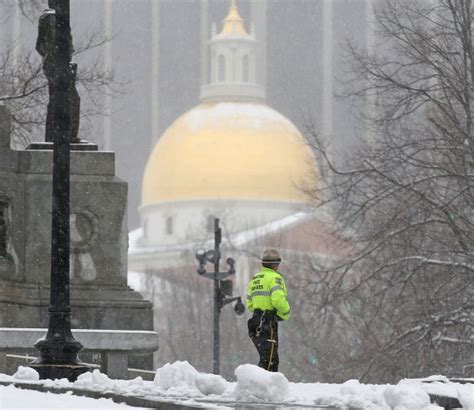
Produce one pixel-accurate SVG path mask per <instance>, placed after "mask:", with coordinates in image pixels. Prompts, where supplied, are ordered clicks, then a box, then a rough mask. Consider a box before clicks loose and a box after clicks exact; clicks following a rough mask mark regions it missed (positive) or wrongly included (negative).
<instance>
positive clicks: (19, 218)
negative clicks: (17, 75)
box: [0, 105, 153, 371]
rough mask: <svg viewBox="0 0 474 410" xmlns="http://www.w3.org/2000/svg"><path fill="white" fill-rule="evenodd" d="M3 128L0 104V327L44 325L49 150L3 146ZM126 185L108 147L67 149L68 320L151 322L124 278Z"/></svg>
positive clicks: (101, 325)
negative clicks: (69, 315) (69, 228)
mask: <svg viewBox="0 0 474 410" xmlns="http://www.w3.org/2000/svg"><path fill="white" fill-rule="evenodd" d="M10 129H11V117H10V114H9V112H8V110H7V108H6V107H5V106H2V105H0V327H47V324H48V317H47V311H48V305H49V296H50V290H49V283H50V271H51V269H50V255H51V206H52V204H51V202H52V201H51V197H52V194H51V189H52V185H51V178H52V175H51V172H52V163H53V158H52V155H53V151H51V149H38V148H36V149H34V150H30V149H26V150H13V149H11V144H10ZM84 145H85V146H87V145H88V144H84ZM127 189H128V187H127V183H126V182H125V181H123V180H122V179H120V178H118V177H117V176H116V175H115V157H114V153H113V152H104V151H86V150H75V151H72V152H71V216H70V222H71V252H70V261H71V267H70V276H71V307H72V321H71V323H72V327H73V328H84V329H123V330H153V312H152V305H151V303H150V302H148V301H146V300H144V299H143V297H142V296H141V295H140V294H139V293H137V292H135V291H133V290H132V289H131V288H129V287H128V286H127V247H128V229H127V219H126V215H127ZM148 363H149V364H150V361H148ZM0 371H1V369H0Z"/></svg>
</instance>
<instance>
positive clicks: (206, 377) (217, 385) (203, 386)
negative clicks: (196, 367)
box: [196, 373, 229, 395]
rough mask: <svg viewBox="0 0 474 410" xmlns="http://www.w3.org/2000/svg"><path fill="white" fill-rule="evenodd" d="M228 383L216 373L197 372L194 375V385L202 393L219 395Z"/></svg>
mask: <svg viewBox="0 0 474 410" xmlns="http://www.w3.org/2000/svg"><path fill="white" fill-rule="evenodd" d="M228 386H229V383H228V382H227V381H226V380H225V379H224V378H223V377H221V376H219V375H217V374H206V373H199V374H198V376H197V377H196V387H197V388H198V389H199V391H200V392H201V393H202V394H206V395H209V394H217V395H220V394H222V393H224V392H225V391H226V390H227V387H228Z"/></svg>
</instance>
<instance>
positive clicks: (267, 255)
mask: <svg viewBox="0 0 474 410" xmlns="http://www.w3.org/2000/svg"><path fill="white" fill-rule="evenodd" d="M280 262H281V258H280V254H279V253H278V251H277V250H276V249H266V250H265V251H264V252H263V255H262V263H280Z"/></svg>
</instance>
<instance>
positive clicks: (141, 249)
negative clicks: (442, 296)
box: [129, 1, 340, 366]
mask: <svg viewBox="0 0 474 410" xmlns="http://www.w3.org/2000/svg"><path fill="white" fill-rule="evenodd" d="M208 45H209V50H208V51H209V52H208V53H206V54H207V55H208V56H209V67H210V73H209V82H208V83H205V84H203V85H202V87H201V102H200V104H199V105H197V106H196V107H194V108H192V109H191V110H190V111H188V112H186V113H184V114H183V115H181V116H180V117H179V118H178V119H177V120H176V121H175V122H174V123H173V124H172V125H171V126H170V127H169V128H168V129H167V130H166V131H165V132H164V134H163V135H162V136H161V138H160V139H159V140H158V143H157V144H156V146H155V147H154V149H153V151H152V153H151V155H150V157H149V159H148V162H147V165H146V169H145V175H144V178H143V186H142V205H141V207H140V214H141V223H142V226H141V228H139V229H137V230H135V231H132V232H131V233H130V235H129V270H130V271H132V272H136V273H134V274H132V278H134V279H133V280H132V283H131V284H132V285H133V286H134V287H137V288H138V289H140V290H142V291H144V292H146V294H147V296H148V297H150V296H151V297H153V294H154V298H155V306H156V308H157V309H158V311H157V314H155V318H156V320H155V329H156V330H158V331H159V332H160V340H161V345H160V353H159V354H160V362H163V361H164V362H166V361H168V360H173V357H174V358H175V360H176V359H178V357H175V356H174V353H172V351H173V349H171V344H173V345H174V348H177V346H179V343H180V340H179V339H182V338H184V336H183V337H181V338H180V337H178V336H177V335H176V334H174V336H173V334H172V331H171V330H170V326H171V327H172V326H173V324H172V323H170V322H169V317H170V315H171V316H173V315H176V313H177V311H178V310H179V309H180V308H181V307H182V304H183V303H185V304H186V303H195V302H194V301H193V300H194V299H193V298H196V299H202V297H201V296H199V295H202V294H203V292H204V290H205V292H204V293H205V294H207V295H208V297H209V296H210V294H211V293H210V291H209V290H208V289H207V288H206V285H208V284H207V283H205V282H210V281H208V280H206V279H204V278H200V277H198V275H197V274H196V267H197V261H196V260H195V258H194V253H195V251H196V250H197V249H198V248H200V247H204V248H206V249H210V248H212V247H213V242H212V239H213V235H214V218H219V219H220V221H221V226H222V228H223V234H224V238H223V256H224V257H223V259H222V261H223V262H222V264H221V265H225V263H224V261H225V257H226V256H230V255H232V256H233V257H234V258H235V259H236V260H237V264H236V266H237V274H236V278H235V283H236V288H237V290H236V292H237V294H242V293H243V292H244V289H245V286H246V283H247V281H248V279H249V275H250V274H251V273H252V272H253V271H254V270H255V269H257V268H258V266H259V256H260V254H261V252H262V250H263V248H264V247H265V246H276V247H278V248H279V249H280V250H281V252H282V254H283V255H284V258H285V260H286V261H287V262H288V261H290V260H292V259H294V260H296V259H298V258H301V257H304V255H312V256H313V255H319V256H321V257H323V258H327V257H329V258H331V257H333V256H335V255H337V254H338V253H340V249H339V248H338V247H337V245H336V244H335V240H336V235H335V233H334V230H333V229H332V228H330V226H331V219H330V216H329V215H326V214H324V213H323V212H322V211H319V212H318V213H317V214H315V213H314V212H307V211H308V206H309V202H310V198H309V197H308V195H307V193H306V192H305V190H310V191H312V192H313V193H315V192H317V190H318V187H319V184H321V181H320V177H319V172H318V167H317V164H316V160H315V157H314V154H313V152H312V150H311V148H310V147H309V145H308V144H307V142H306V141H305V139H304V138H303V136H302V135H301V133H300V132H299V131H298V129H297V128H296V127H295V125H294V124H293V123H292V122H291V121H290V120H288V119H287V118H286V117H284V116H283V115H282V114H280V113H278V112H277V111H275V110H273V109H272V108H270V107H269V106H268V105H266V104H265V90H264V87H263V85H262V84H259V83H258V81H257V72H258V59H257V58H256V57H257V53H258V43H257V41H256V38H255V35H254V33H253V31H252V30H250V32H249V30H247V29H246V27H245V26H244V23H243V21H242V18H241V17H240V15H239V12H238V9H237V6H236V4H235V2H234V1H233V2H232V4H231V7H230V10H229V13H228V15H227V17H226V18H225V19H224V21H223V24H222V27H221V28H220V30H219V31H217V30H216V27H215V26H214V28H213V30H212V35H211V38H210V39H209V42H208ZM226 268H227V267H225V266H224V267H223V269H226ZM199 280H200V281H201V283H202V284H203V286H204V288H203V289H204V290H203V289H201V288H200V287H199V285H196V283H199V282H198V281H199ZM186 288H192V290H191V291H190V293H189V292H187V291H186V290H185V289H186ZM170 290H171V291H170ZM179 292H183V293H182V296H181V300H177V299H179V298H177V295H178V294H179ZM184 292H187V293H186V296H185V293H184ZM170 298H171V299H170ZM191 299H193V300H191ZM178 305H179V306H180V308H177V307H176V306H178ZM183 315H186V313H183V312H181V316H180V317H181V318H182V316H183ZM210 323H211V322H208V323H207V325H208V326H209V327H210ZM177 331H178V330H177ZM240 333H241V335H242V332H240ZM244 336H245V334H244ZM173 337H174V339H173ZM167 344H169V346H168V348H167V347H166V345H167ZM188 348H190V347H189V346H188ZM191 348H192V347H191ZM178 349H179V348H178ZM182 356H183V355H182ZM182 356H181V357H180V359H181V360H182V359H183V358H184V357H182ZM184 356H186V355H185V354H184ZM209 363H210V362H209ZM194 364H195V365H198V366H199V364H197V363H194Z"/></svg>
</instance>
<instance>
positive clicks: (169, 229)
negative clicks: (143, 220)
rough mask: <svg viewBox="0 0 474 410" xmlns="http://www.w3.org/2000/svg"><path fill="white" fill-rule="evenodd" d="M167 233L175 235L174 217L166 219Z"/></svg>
mask: <svg viewBox="0 0 474 410" xmlns="http://www.w3.org/2000/svg"><path fill="white" fill-rule="evenodd" d="M166 233H167V234H168V235H172V234H173V217H172V216H168V217H167V218H166Z"/></svg>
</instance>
